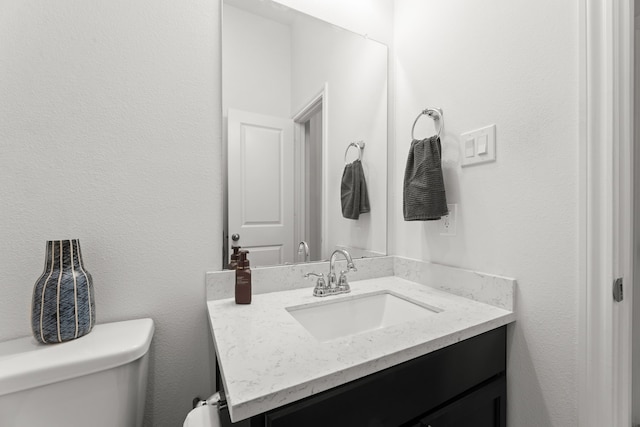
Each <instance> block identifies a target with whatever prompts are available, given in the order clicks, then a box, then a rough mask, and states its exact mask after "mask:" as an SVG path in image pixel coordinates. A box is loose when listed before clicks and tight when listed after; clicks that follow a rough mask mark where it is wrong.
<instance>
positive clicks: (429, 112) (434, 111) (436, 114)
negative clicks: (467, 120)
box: [411, 108, 444, 140]
mask: <svg viewBox="0 0 640 427" xmlns="http://www.w3.org/2000/svg"><path fill="white" fill-rule="evenodd" d="M425 115H426V116H429V117H431V118H432V119H433V121H434V122H440V126H438V133H437V134H436V136H437V137H438V138H439V137H440V132H441V131H442V128H443V127H444V118H443V117H442V108H427V109H425V110H422V111H421V112H420V114H418V117H416V120H415V121H414V122H413V126H412V127H411V139H412V140H413V139H416V137H415V136H413V132H414V130H415V128H416V123H418V120H419V119H420V117H422V116H425Z"/></svg>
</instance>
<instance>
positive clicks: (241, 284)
mask: <svg viewBox="0 0 640 427" xmlns="http://www.w3.org/2000/svg"><path fill="white" fill-rule="evenodd" d="M248 253H249V251H246V250H241V251H240V254H239V257H238V266H237V267H236V304H251V268H249V260H248V259H247V254H248Z"/></svg>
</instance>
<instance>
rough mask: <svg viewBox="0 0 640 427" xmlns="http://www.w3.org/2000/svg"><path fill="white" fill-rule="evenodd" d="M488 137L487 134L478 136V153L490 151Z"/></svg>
mask: <svg viewBox="0 0 640 427" xmlns="http://www.w3.org/2000/svg"><path fill="white" fill-rule="evenodd" d="M488 143H489V141H488V137H487V135H480V136H479V137H478V154H487V152H488V147H487V145H488Z"/></svg>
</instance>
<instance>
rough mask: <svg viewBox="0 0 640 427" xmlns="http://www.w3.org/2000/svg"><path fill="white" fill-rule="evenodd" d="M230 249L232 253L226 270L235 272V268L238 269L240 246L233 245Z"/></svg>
mask: <svg viewBox="0 0 640 427" xmlns="http://www.w3.org/2000/svg"><path fill="white" fill-rule="evenodd" d="M231 249H233V253H232V254H231V260H230V262H229V265H227V269H229V270H235V269H236V268H238V258H239V257H240V246H236V245H233V246H231Z"/></svg>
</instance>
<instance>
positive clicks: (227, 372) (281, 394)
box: [207, 276, 515, 422]
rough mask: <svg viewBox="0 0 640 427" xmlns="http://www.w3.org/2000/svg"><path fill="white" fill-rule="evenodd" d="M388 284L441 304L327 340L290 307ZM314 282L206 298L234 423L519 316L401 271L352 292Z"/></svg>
mask: <svg viewBox="0 0 640 427" xmlns="http://www.w3.org/2000/svg"><path fill="white" fill-rule="evenodd" d="M384 290H389V291H392V292H393V293H395V294H399V295H401V296H405V297H408V298H410V299H413V300H415V301H418V302H421V303H424V304H427V305H429V306H433V307H436V308H438V309H440V310H442V311H440V312H438V313H435V314H434V315H432V316H428V317H425V318H424V319H421V320H416V321H409V322H404V323H399V324H395V325H391V326H388V327H386V328H383V329H378V330H373V331H368V332H363V333H360V334H357V335H351V336H347V337H343V338H337V339H334V340H331V341H328V342H320V341H318V340H317V339H316V338H314V337H313V336H312V335H311V334H310V333H309V332H308V331H307V330H306V329H305V328H304V327H303V326H302V325H300V324H299V323H298V322H297V321H296V320H295V319H294V318H293V316H292V315H291V314H290V313H289V312H288V311H287V310H286V308H287V307H292V306H298V305H302V304H310V303H317V302H325V301H328V300H329V299H331V300H338V299H341V298H350V297H353V296H354V295H361V294H367V293H370V292H375V291H384ZM311 291H312V289H311V288H302V289H294V290H287V291H281V292H272V293H265V294H259V295H253V300H252V303H251V304H250V305H236V304H235V302H234V299H233V298H231V299H221V300H214V301H208V302H207V305H208V310H209V316H210V326H211V330H212V333H213V339H214V343H215V349H216V354H217V357H218V361H219V366H220V372H221V374H222V381H223V384H224V388H225V392H226V396H227V403H228V405H229V411H230V414H231V419H232V420H233V421H234V422H237V421H240V420H243V419H245V418H249V417H251V416H253V415H257V414H260V413H262V412H266V411H269V410H271V409H274V408H277V407H280V406H283V405H286V404H288V403H291V402H295V401H297V400H300V399H303V398H305V397H308V396H311V395H313V394H316V393H319V392H321V391H324V390H328V389H330V388H333V387H336V386H339V385H342V384H345V383H347V382H350V381H353V380H355V379H358V378H361V377H364V376H366V375H369V374H372V373H375V372H378V371H381V370H383V369H386V368H389V367H391V366H394V365H397V364H399V363H402V362H405V361H408V360H411V359H413V358H416V357H419V356H422V355H424V354H427V353H430V352H432V351H435V350H438V349H441V348H443V347H446V346H448V345H451V344H454V343H456V342H458V341H461V340H464V339H467V338H471V337H473V336H476V335H479V334H481V333H484V332H487V331H490V330H492V329H495V328H497V327H500V326H503V325H506V324H508V323H511V322H513V321H514V320H515V314H514V312H513V311H509V310H506V309H503V308H498V307H495V306H493V305H489V304H485V303H481V302H478V301H474V300H472V299H468V298H464V297H461V296H457V295H454V294H452V293H448V292H445V291H443V290H439V289H436V288H433V287H430V286H426V285H423V284H419V283H416V282H411V281H409V280H405V279H402V278H400V277H397V276H389V277H380V278H374V279H367V280H359V281H354V282H352V283H351V293H349V294H343V295H335V296H330V297H326V298H317V297H313V296H312V295H311Z"/></svg>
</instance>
